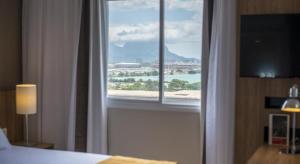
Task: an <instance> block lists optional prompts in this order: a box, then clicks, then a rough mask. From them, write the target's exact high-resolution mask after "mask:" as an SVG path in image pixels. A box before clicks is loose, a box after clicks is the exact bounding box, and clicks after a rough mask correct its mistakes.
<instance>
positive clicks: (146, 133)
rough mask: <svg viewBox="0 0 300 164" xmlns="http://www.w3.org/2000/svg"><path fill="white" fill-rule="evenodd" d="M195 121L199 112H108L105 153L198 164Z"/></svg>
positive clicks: (113, 110) (198, 117)
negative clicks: (107, 151) (106, 149)
mask: <svg viewBox="0 0 300 164" xmlns="http://www.w3.org/2000/svg"><path fill="white" fill-rule="evenodd" d="M199 122H200V116H199V113H192V112H171V111H170V112H169V111H146V110H128V109H109V152H110V154H112V155H126V156H133V157H141V158H148V159H158V160H173V161H178V162H179V164H200V158H199V154H200V146H199V145H200V124H199Z"/></svg>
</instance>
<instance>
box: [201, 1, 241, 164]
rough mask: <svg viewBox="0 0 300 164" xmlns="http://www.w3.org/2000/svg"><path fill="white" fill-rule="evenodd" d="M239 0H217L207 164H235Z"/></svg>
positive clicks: (209, 75)
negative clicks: (237, 0)
mask: <svg viewBox="0 0 300 164" xmlns="http://www.w3.org/2000/svg"><path fill="white" fill-rule="evenodd" d="M235 58H236V1H235V0H214V9H213V22H212V36H211V45H210V55H209V63H208V64H209V69H208V83H207V84H208V85H207V86H208V87H207V104H206V105H207V106H206V109H207V110H206V164H233V163H234V161H233V157H234V120H235V80H236V78H235V75H236V74H235V65H236V62H235V61H236V59H235Z"/></svg>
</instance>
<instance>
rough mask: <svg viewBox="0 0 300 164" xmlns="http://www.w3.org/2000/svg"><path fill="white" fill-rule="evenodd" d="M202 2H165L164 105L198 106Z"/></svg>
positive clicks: (177, 0)
mask: <svg viewBox="0 0 300 164" xmlns="http://www.w3.org/2000/svg"><path fill="white" fill-rule="evenodd" d="M202 15H203V0H166V6H165V54H164V55H165V56H164V58H165V62H164V64H165V65H164V69H165V70H164V90H165V92H164V95H165V97H164V98H165V99H164V100H165V102H166V103H172V104H174V103H175V104H176V103H180V104H185V103H186V104H191V103H197V104H199V103H200V96H201V90H200V88H201V54H202V50H201V49H202V19H203V18H202Z"/></svg>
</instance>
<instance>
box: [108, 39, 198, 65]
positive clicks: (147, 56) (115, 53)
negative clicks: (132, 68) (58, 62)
mask: <svg viewBox="0 0 300 164" xmlns="http://www.w3.org/2000/svg"><path fill="white" fill-rule="evenodd" d="M158 54H159V45H158V43H157V42H128V43H126V44H125V45H124V46H122V47H119V46H117V45H115V44H113V43H111V44H110V46H109V62H110V63H120V62H126V63H130V62H137V63H155V62H158V61H159V55H158ZM165 61H166V62H194V63H199V62H200V60H199V59H196V58H186V57H183V56H179V55H177V54H175V53H172V52H170V51H169V49H168V48H167V47H165Z"/></svg>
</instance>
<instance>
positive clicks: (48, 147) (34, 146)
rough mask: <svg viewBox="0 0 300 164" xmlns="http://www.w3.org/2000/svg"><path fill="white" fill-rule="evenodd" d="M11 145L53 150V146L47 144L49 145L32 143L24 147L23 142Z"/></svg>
mask: <svg viewBox="0 0 300 164" xmlns="http://www.w3.org/2000/svg"><path fill="white" fill-rule="evenodd" d="M13 145H15V146H24V147H32V148H38V149H54V144H49V143H34V144H30V145H26V144H25V143H24V142H16V143H13Z"/></svg>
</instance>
